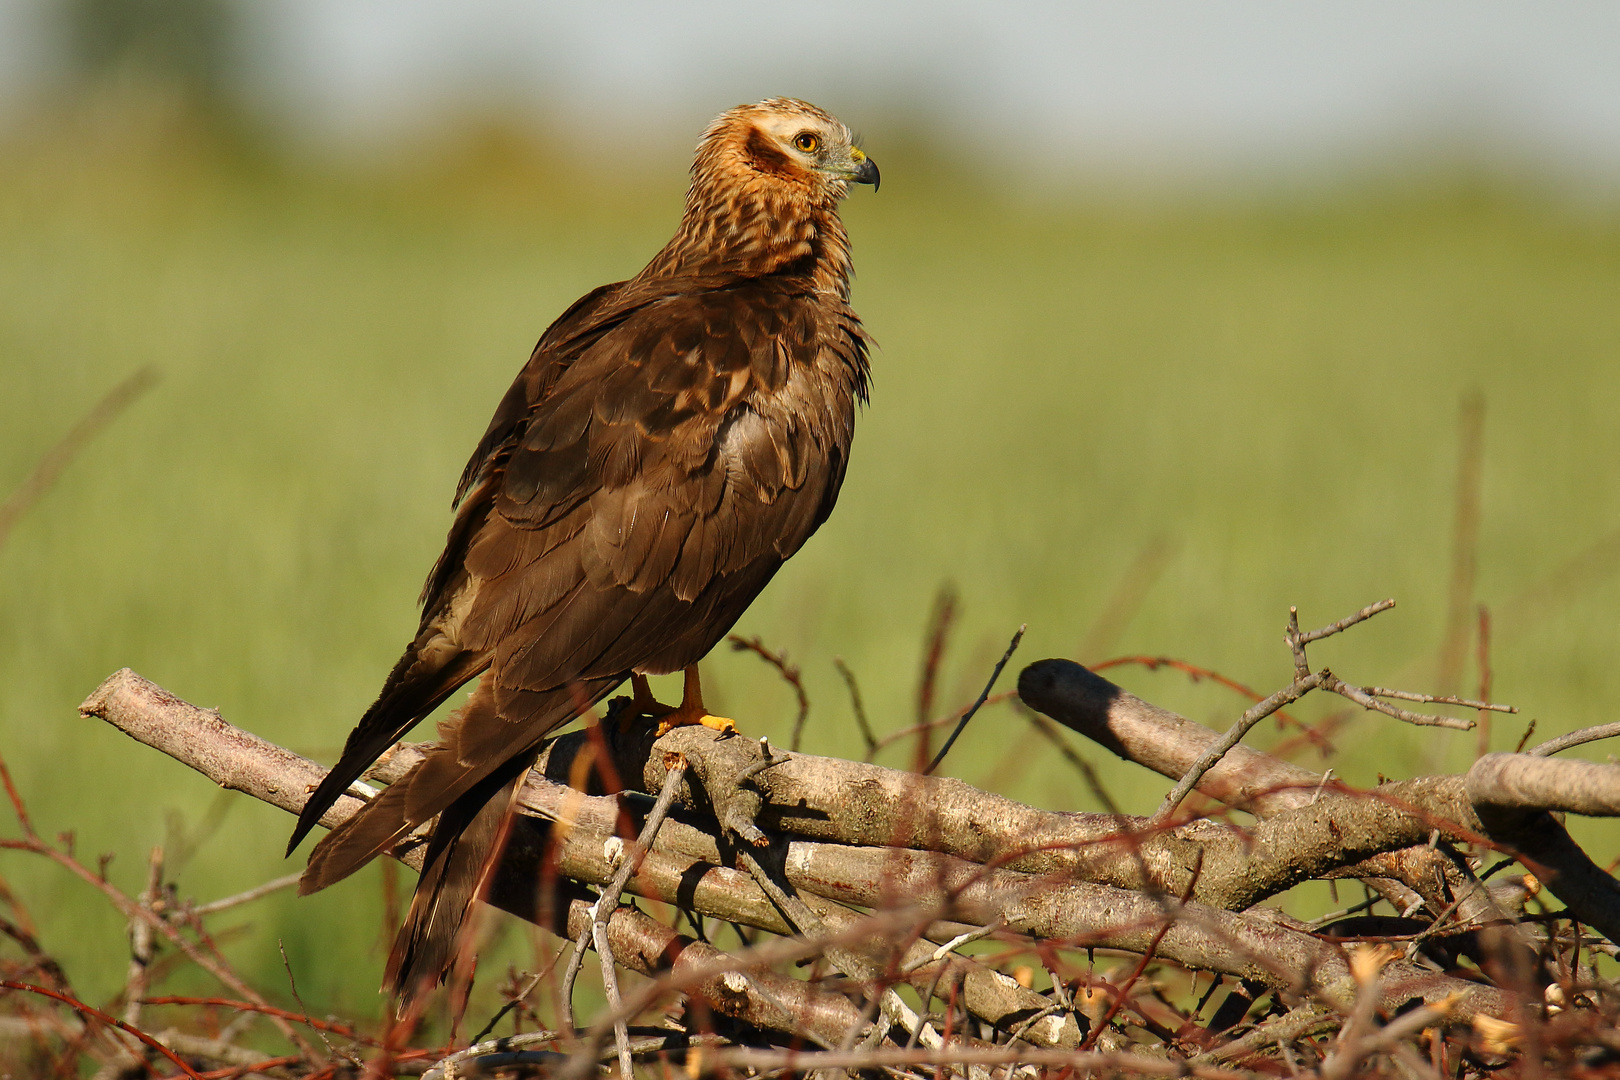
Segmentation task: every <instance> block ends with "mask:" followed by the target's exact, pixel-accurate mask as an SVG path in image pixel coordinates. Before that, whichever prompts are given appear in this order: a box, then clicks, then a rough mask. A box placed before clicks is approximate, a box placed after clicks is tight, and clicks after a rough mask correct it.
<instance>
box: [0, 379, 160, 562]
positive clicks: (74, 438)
mask: <svg viewBox="0 0 1620 1080" xmlns="http://www.w3.org/2000/svg"><path fill="white" fill-rule="evenodd" d="M157 381H158V372H157V369H156V368H154V367H143V368H141V369H140V370H139V371H137V372H135V374H133V375H131V376H130V377H129V378H127V379H125V380H124V381H123V382H121V383H119V384H118V385H117V386H115V387H113V388H112V389H111V390H109V391H108V392H107V394H106V396H105V397H103V398H102V399H101V400H100V401H98V402H96V404H95V406H94V407H93V408H91V410H90V411H89V412H87V413H85V415H84V418H83V419H81V420H80V421H79V422H78V423H77V424H74V425H73V427H72V428H71V429H70V430H69V431H68V433H67V434H66V435H64V436H62V438H61V439H60V440H58V442H57V443H56V445H55V446H53V447H51V448H50V449H49V450H48V451H46V452H45V456H44V457H42V458H40V459H39V464H38V465H35V466H34V471H33V472H31V473H29V474H28V477H27V479H25V480H24V481H23V482H22V483H21V484H19V485H17V487H16V489H15V490H14V491H12V493H11V495H10V496H8V497H7V499H6V501H5V502H3V503H0V547H4V546H5V543H6V539H7V537H8V536H9V535H10V533H11V530H12V528H13V527H14V526H15V525H16V524H17V522H18V520H19V519H20V518H21V517H22V516H23V515H24V514H26V513H27V512H28V509H29V507H31V506H33V505H34V503H35V502H37V501H39V497H40V496H41V495H44V494H45V492H47V491H49V490H50V488H51V485H52V484H54V483H56V478H57V477H59V476H61V475H62V470H63V469H65V468H67V467H68V463H69V462H71V461H72V460H73V459H74V458H75V457H76V456H78V453H79V451H81V450H83V449H84V448H85V446H86V445H87V444H88V443H89V442H90V440H91V439H93V438H95V436H96V434H97V433H98V432H100V431H101V429H102V428H104V427H106V426H107V425H108V424H110V423H112V422H113V421H114V420H116V419H117V418H118V414H119V413H121V412H123V411H124V410H125V409H127V408H129V407H130V406H131V405H133V404H134V403H135V401H136V399H137V398H139V397H140V396H141V395H142V394H144V393H146V392H147V391H148V390H150V389H151V388H152V387H153V386H154V385H156V384H157Z"/></svg>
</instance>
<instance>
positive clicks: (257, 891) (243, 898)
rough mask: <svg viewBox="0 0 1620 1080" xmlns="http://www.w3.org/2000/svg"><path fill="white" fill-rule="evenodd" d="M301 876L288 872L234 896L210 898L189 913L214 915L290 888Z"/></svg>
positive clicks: (188, 912)
mask: <svg viewBox="0 0 1620 1080" xmlns="http://www.w3.org/2000/svg"><path fill="white" fill-rule="evenodd" d="M301 876H302V875H301V874H287V875H285V876H284V877H278V878H274V879H272V880H270V881H266V882H265V883H264V884H263V885H255V886H253V888H251V889H246V890H244V891H242V892H239V893H237V894H235V895H234V896H224V897H221V898H220V899H218V900H210V901H209V902H208V903H206V904H199V905H197V906H196V907H194V908H191V909H190V910H189V911H187V914H188V915H199V916H201V915H213V914H215V913H216V912H220V911H225V910H227V909H229V908H233V907H237V906H239V905H241V904H247V903H251V902H252V901H254V900H258V899H259V898H260V897H264V896H269V895H270V894H271V893H274V892H280V891H281V890H282V889H286V888H290V887H291V886H293V885H296V884H298V879H299V878H300V877H301Z"/></svg>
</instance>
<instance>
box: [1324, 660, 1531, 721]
mask: <svg viewBox="0 0 1620 1080" xmlns="http://www.w3.org/2000/svg"><path fill="white" fill-rule="evenodd" d="M1323 674H1327V673H1326V670H1325V669H1324V671H1323ZM1321 685H1322V689H1324V690H1327V691H1329V692H1331V693H1334V694H1338V695H1339V696H1340V697H1343V698H1348V699H1350V700H1351V701H1353V702H1355V703H1356V704H1357V705H1360V706H1361V707H1362V708H1363V709H1369V710H1371V711H1373V712H1381V713H1383V714H1384V715H1385V716H1393V717H1394V718H1395V719H1397V720H1402V721H1405V722H1406V723H1408V724H1414V725H1416V726H1418V727H1441V728H1451V729H1452V730H1454V731H1471V730H1473V728H1474V726H1475V723H1474V721H1472V720H1459V719H1457V718H1456V717H1454V716H1436V715H1435V714H1433V713H1415V712H1410V711H1408V710H1406V709H1398V708H1396V707H1395V706H1393V705H1387V704H1385V703H1384V702H1382V701H1380V700H1378V698H1376V697H1374V696H1373V695H1372V694H1369V693H1368V692H1367V691H1366V690H1364V689H1362V688H1361V687H1359V686H1351V685H1350V684H1349V683H1347V682H1344V681H1343V680H1342V679H1338V678H1335V677H1333V676H1331V675H1328V677H1327V678H1326V679H1324V680H1323V681H1322V684H1321ZM1390 696H1392V697H1393V696H1396V695H1393V694H1392V695H1390ZM1401 696H1407V695H1404V694H1403V695H1401ZM1427 697H1428V695H1411V696H1408V697H1407V699H1408V700H1424V699H1425V698H1427ZM1469 704H1471V705H1472V704H1474V703H1473V702H1470V703H1469ZM1475 707H1476V708H1478V707H1479V706H1477V705H1476V706H1475ZM1495 711H1497V712H1518V711H1519V710H1518V709H1514V708H1510V707H1508V706H1502V707H1500V708H1498V709H1496V710H1495Z"/></svg>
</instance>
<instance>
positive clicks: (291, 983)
mask: <svg viewBox="0 0 1620 1080" xmlns="http://www.w3.org/2000/svg"><path fill="white" fill-rule="evenodd" d="M276 949H277V951H279V952H280V953H281V966H282V969H283V970H284V971H286V972H287V986H288V988H289V989H291V990H292V996H293V1001H294V1002H295V1003H296V1004H297V1005H298V1011H299V1012H301V1013H303V1017H302V1019H303V1020H305V1021H307V1020H309V1006H308V1005H305V1004H304V998H303V995H302V994H300V993H299V992H298V980H297V979H296V978H294V977H293V969H292V961H291V960H289V959H288V958H287V946H286V945H284V944H282V941H281V939H280V938H276ZM315 1036H316V1038H318V1039H320V1040H321V1045H323V1046H325V1047H326V1052H327V1054H328V1056H329V1057H337V1056H338V1052H337V1051H336V1050H334V1049H332V1040H331V1039H328V1038H327V1037H326V1032H324V1031H322V1030H321V1029H320V1028H316V1029H315ZM453 1037H454V1036H452V1038H453Z"/></svg>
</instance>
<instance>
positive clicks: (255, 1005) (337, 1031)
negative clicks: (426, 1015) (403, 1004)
mask: <svg viewBox="0 0 1620 1080" xmlns="http://www.w3.org/2000/svg"><path fill="white" fill-rule="evenodd" d="M142 1004H145V1005H209V1006H213V1007H214V1008H219V1009H233V1010H235V1011H236V1012H250V1013H260V1014H261V1015H264V1016H279V1017H280V1018H281V1019H283V1020H290V1021H293V1022H295V1023H299V1024H306V1025H308V1026H309V1027H312V1028H314V1029H315V1030H316V1031H325V1032H329V1033H330V1034H333V1035H340V1036H342V1037H343V1038H345V1039H353V1040H354V1041H355V1042H357V1043H364V1044H365V1045H367V1046H381V1045H382V1042H381V1040H378V1039H374V1038H372V1037H371V1036H369V1035H362V1034H360V1033H359V1032H358V1031H356V1030H355V1029H354V1028H352V1027H350V1026H349V1025H347V1024H339V1023H334V1022H333V1021H331V1020H317V1019H315V1018H314V1017H313V1016H304V1015H302V1014H300V1013H295V1012H292V1011H290V1010H288V1009H278V1008H276V1007H275V1006H274V1005H264V1004H261V1003H259V1002H256V1001H237V1000H234V999H232V998H222V997H189V996H186V995H181V994H169V995H165V996H163V997H149V998H146V999H144V1000H143V1002H142Z"/></svg>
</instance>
